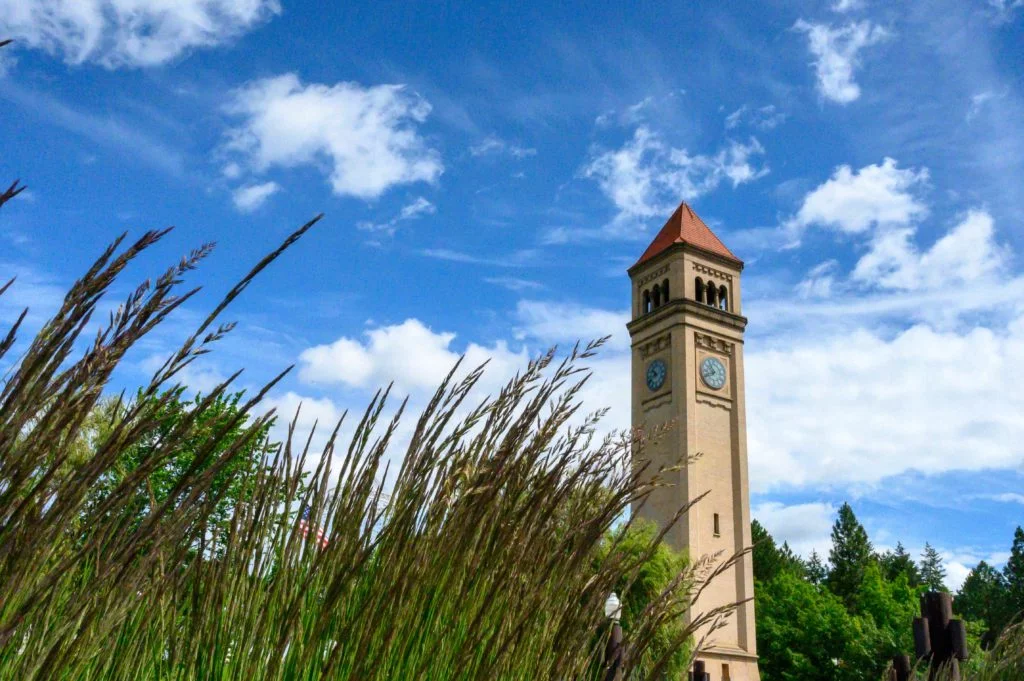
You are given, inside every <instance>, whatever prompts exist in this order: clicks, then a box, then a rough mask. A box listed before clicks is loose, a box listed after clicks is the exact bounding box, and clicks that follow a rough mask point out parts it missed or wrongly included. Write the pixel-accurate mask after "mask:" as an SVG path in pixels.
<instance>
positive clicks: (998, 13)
mask: <svg viewBox="0 0 1024 681" xmlns="http://www.w3.org/2000/svg"><path fill="white" fill-rule="evenodd" d="M988 5H989V7H991V8H992V9H993V10H994V18H995V20H996V22H998V23H1003V22H1006V21H1010V20H1011V19H1013V15H1014V13H1016V11H1017V10H1019V9H1021V8H1024V0H988Z"/></svg>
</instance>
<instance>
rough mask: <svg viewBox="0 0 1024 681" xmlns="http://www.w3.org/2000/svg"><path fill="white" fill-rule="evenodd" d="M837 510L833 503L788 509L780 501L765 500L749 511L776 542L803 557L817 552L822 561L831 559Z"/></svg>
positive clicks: (792, 506) (799, 505)
mask: <svg viewBox="0 0 1024 681" xmlns="http://www.w3.org/2000/svg"><path fill="white" fill-rule="evenodd" d="M835 513H836V509H835V507H834V506H832V505H831V504H825V503H806V504H793V505H790V506H786V505H785V504H781V503H779V502H777V501H766V502H763V503H760V504H757V505H755V506H754V507H753V508H751V510H750V515H751V517H752V518H754V519H756V520H757V521H758V522H759V523H761V524H762V525H763V526H764V528H765V529H766V530H768V533H769V534H770V535H772V538H773V539H775V541H776V543H778V544H781V543H782V542H784V541H785V542H788V543H789V547H790V548H791V549H793V550H794V551H795V552H796V553H798V554H800V555H801V556H804V557H806V556H809V555H810V554H811V551H817V552H818V555H820V556H821V558H822V560H827V559H828V551H829V548H830V547H831V546H832V538H831V533H832V522H833V518H834V517H835Z"/></svg>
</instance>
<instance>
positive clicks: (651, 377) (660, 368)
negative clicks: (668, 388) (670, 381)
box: [647, 359, 668, 390]
mask: <svg viewBox="0 0 1024 681" xmlns="http://www.w3.org/2000/svg"><path fill="white" fill-rule="evenodd" d="M667 375H668V367H666V366H665V362H664V361H662V360H660V359H656V360H654V361H653V362H651V363H650V364H648V365H647V387H648V388H650V389H651V390H658V389H659V388H661V386H663V385H665V376H667Z"/></svg>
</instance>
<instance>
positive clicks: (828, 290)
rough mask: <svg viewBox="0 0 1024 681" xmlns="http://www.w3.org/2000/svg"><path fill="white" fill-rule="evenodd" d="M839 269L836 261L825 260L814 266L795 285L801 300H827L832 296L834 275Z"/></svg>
mask: <svg viewBox="0 0 1024 681" xmlns="http://www.w3.org/2000/svg"><path fill="white" fill-rule="evenodd" d="M838 268H839V262H838V261H836V260H826V261H825V262H823V263H821V264H819V265H815V266H814V267H812V268H811V270H810V271H809V272H808V273H807V276H806V277H805V278H804V279H803V281H801V282H800V283H799V284H797V287H796V291H797V294H798V295H799V296H800V297H801V298H828V297H829V296H831V295H832V287H833V285H834V284H835V273H836V270H837V269H838Z"/></svg>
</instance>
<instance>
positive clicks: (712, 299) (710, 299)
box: [707, 281, 718, 307]
mask: <svg viewBox="0 0 1024 681" xmlns="http://www.w3.org/2000/svg"><path fill="white" fill-rule="evenodd" d="M717 294H718V289H717V288H715V282H713V281H709V282H708V295H707V304H708V305H710V306H711V307H715V305H716V304H717V303H718V295H717Z"/></svg>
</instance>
